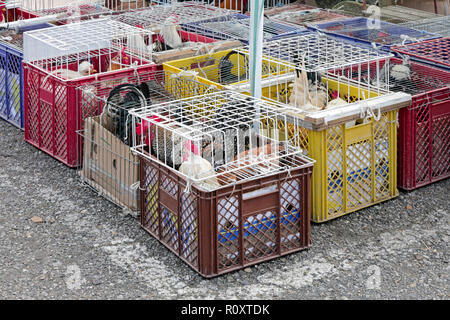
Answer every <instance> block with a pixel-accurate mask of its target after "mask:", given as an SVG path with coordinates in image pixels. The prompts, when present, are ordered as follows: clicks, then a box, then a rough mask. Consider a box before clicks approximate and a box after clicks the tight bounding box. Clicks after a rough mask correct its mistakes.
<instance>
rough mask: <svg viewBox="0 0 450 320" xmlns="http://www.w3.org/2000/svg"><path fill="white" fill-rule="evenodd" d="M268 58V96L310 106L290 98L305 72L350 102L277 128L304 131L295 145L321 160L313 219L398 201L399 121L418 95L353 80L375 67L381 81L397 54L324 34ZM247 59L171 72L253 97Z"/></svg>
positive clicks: (217, 58)
mask: <svg viewBox="0 0 450 320" xmlns="http://www.w3.org/2000/svg"><path fill="white" fill-rule="evenodd" d="M263 53H264V54H265V56H263V64H262V80H261V85H262V96H263V97H264V98H265V99H270V100H272V101H273V100H275V101H277V102H280V103H284V104H294V105H297V104H298V103H300V104H302V105H303V104H305V102H304V101H303V102H302V101H293V100H292V98H291V96H292V94H293V90H294V89H292V86H293V85H294V84H295V83H296V81H298V80H296V79H297V78H298V77H299V76H298V75H299V74H301V73H302V72H306V73H308V75H309V76H308V77H311V76H312V78H314V77H315V79H312V80H315V81H317V80H318V79H320V80H319V81H321V82H322V85H323V86H325V88H326V91H327V92H328V95H327V103H329V102H330V101H331V100H332V99H333V98H337V97H339V98H341V99H342V100H344V101H345V102H346V103H347V104H348V106H344V107H342V108H341V109H339V108H338V109H332V110H323V111H318V112H305V113H303V112H300V113H299V115H296V116H295V117H296V119H297V121H298V123H296V124H295V125H294V124H292V123H291V124H290V125H289V126H288V128H287V132H285V131H284V129H285V128H284V127H283V126H282V125H281V124H279V125H278V128H279V129H280V132H281V134H285V135H287V137H288V138H292V139H294V138H295V137H296V135H295V134H294V132H290V130H294V131H295V130H296V129H295V128H297V126H298V125H300V126H301V127H302V128H304V129H302V130H300V136H299V137H300V140H298V141H297V142H295V143H299V146H300V147H301V148H303V149H304V150H305V151H306V152H307V154H308V156H310V157H311V158H313V159H314V160H316V161H317V163H316V166H315V169H314V172H313V177H312V179H313V185H312V197H313V200H312V220H313V221H315V222H323V221H326V220H329V219H333V218H336V217H338V216H341V215H344V214H347V213H349V212H353V211H357V210H359V209H361V208H364V207H367V206H370V205H373V204H375V203H378V202H381V201H384V200H388V199H391V198H393V197H395V196H397V195H398V191H397V171H396V169H397V129H396V117H397V111H398V109H399V108H401V107H405V106H407V105H408V104H409V103H410V102H411V96H410V95H409V94H402V93H395V94H394V93H390V92H389V91H388V86H387V84H377V85H375V84H374V83H373V82H369V83H367V79H364V78H362V75H360V77H359V78H356V79H354V77H353V76H351V74H350V73H349V72H350V71H349V70H353V69H354V68H356V69H358V68H359V69H361V70H362V69H364V68H372V70H373V71H374V72H376V74H379V75H380V76H381V74H382V73H383V74H385V73H386V72H387V71H386V70H383V69H382V67H381V66H382V64H383V63H384V62H383V61H385V60H386V59H388V58H390V57H391V56H392V55H391V54H387V53H382V52H378V51H375V50H373V49H365V48H363V47H359V46H354V45H352V44H350V43H348V42H345V41H339V40H338V39H334V38H331V37H328V36H326V35H320V34H309V35H304V36H297V37H290V38H286V39H280V40H276V41H271V42H267V43H265V44H264V46H263ZM302 55H305V56H304V59H305V64H306V66H305V67H302V64H301V62H302V59H301V58H302ZM248 61H249V55H248V52H247V51H245V50H242V49H235V50H230V51H225V52H217V53H214V54H212V55H209V56H208V55H206V56H199V57H194V58H191V59H183V60H178V61H172V62H169V63H166V64H164V68H165V69H166V70H169V71H171V72H174V73H179V74H180V75H183V74H184V75H185V76H195V77H196V79H198V80H199V81H202V82H204V83H206V84H208V85H214V86H216V87H218V88H220V89H229V90H235V91H239V92H244V93H247V94H248V93H249V92H250V85H249V81H248V75H249V67H248ZM373 65H375V67H373ZM350 66H352V68H350ZM322 73H323V74H325V75H326V76H324V75H322V76H321V74H322ZM375 78H376V77H375ZM294 97H295V98H296V95H294ZM314 103H315V102H314V101H313V104H314ZM297 138H298V137H297Z"/></svg>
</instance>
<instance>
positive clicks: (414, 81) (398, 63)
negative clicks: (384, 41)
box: [348, 55, 450, 96]
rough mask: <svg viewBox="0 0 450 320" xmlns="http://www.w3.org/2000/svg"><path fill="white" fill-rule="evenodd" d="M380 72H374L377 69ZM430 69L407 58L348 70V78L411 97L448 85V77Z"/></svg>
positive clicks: (393, 59) (449, 80) (449, 81)
mask: <svg viewBox="0 0 450 320" xmlns="http://www.w3.org/2000/svg"><path fill="white" fill-rule="evenodd" d="M378 68H379V69H380V72H378V73H377V72H375V71H376V70H377V69H378ZM350 70H351V71H350ZM432 70H433V69H431V68H430V67H424V66H421V65H420V64H418V63H416V62H414V61H411V60H410V59H409V57H408V56H406V55H405V56H403V58H402V59H400V58H391V59H389V60H384V61H380V62H379V64H378V66H376V65H375V63H372V64H371V65H368V66H364V68H359V69H356V68H355V67H352V68H349V69H348V73H350V74H349V75H348V77H350V78H352V79H354V78H359V79H362V80H363V81H364V82H365V83H366V84H372V85H374V86H377V87H383V88H385V89H386V90H388V91H391V92H405V93H409V94H411V95H412V96H415V95H418V94H421V93H425V92H428V91H431V90H435V89H439V88H443V87H445V86H447V85H449V84H450V79H448V77H443V76H442V75H441V73H440V72H438V71H436V70H435V73H433V72H432Z"/></svg>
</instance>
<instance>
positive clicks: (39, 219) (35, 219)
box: [31, 216, 44, 223]
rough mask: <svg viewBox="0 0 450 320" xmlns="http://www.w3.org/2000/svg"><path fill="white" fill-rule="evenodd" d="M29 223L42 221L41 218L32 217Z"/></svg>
mask: <svg viewBox="0 0 450 320" xmlns="http://www.w3.org/2000/svg"><path fill="white" fill-rule="evenodd" d="M31 221H33V222H34V223H42V222H44V220H43V219H42V218H41V217H38V216H32V217H31Z"/></svg>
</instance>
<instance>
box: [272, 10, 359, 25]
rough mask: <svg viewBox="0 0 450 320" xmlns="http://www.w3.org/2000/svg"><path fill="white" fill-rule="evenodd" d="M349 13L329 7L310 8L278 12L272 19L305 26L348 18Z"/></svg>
mask: <svg viewBox="0 0 450 320" xmlns="http://www.w3.org/2000/svg"><path fill="white" fill-rule="evenodd" d="M350 17H351V16H350V15H345V14H342V13H338V12H334V11H332V10H329V9H321V8H316V9H311V10H303V11H288V10H286V11H283V12H281V13H279V14H276V15H273V16H272V17H271V18H272V19H274V20H278V21H282V22H286V23H291V24H295V25H300V26H306V24H308V23H319V22H327V21H335V20H344V19H347V18H350Z"/></svg>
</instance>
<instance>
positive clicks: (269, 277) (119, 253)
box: [0, 121, 450, 299]
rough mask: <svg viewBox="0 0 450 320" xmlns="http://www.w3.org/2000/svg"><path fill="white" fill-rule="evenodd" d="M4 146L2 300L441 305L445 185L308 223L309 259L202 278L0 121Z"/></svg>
mask: <svg viewBox="0 0 450 320" xmlns="http://www.w3.org/2000/svg"><path fill="white" fill-rule="evenodd" d="M0 146H1V149H0V261H1V263H0V298H1V299H191V298H192V299H448V298H449V279H448V274H449V250H448V249H449V248H448V241H449V235H450V230H449V196H448V195H449V191H450V179H447V180H444V181H441V182H439V183H435V184H433V185H431V186H427V187H424V188H421V189H419V190H416V191H414V192H409V193H401V194H400V196H399V197H397V198H396V199H394V200H391V201H388V202H385V203H382V204H380V205H376V206H373V207H371V208H368V209H365V210H361V211H360V212H358V213H352V214H350V215H347V216H345V217H342V218H340V219H337V220H334V221H330V222H328V223H324V224H320V225H317V224H313V225H312V235H311V237H312V241H313V245H312V247H311V248H310V249H309V250H306V251H302V252H300V253H295V254H292V255H289V256H287V257H284V258H280V259H276V260H273V261H271V262H266V263H263V264H260V265H258V266H255V267H251V268H247V269H245V270H242V271H238V272H233V273H231V274H227V275H224V276H220V277H217V278H214V279H210V280H206V279H203V278H202V277H201V276H199V275H198V274H197V273H196V272H194V271H193V270H192V269H191V268H189V267H188V266H187V265H186V264H184V263H183V262H182V261H181V260H180V259H178V258H177V257H176V256H175V255H174V254H172V253H170V252H169V251H168V250H167V249H166V248H165V247H164V246H163V245H161V244H160V243H159V242H158V241H157V240H155V239H153V238H152V237H151V236H150V235H149V234H147V233H146V232H145V231H144V230H142V229H141V228H140V227H139V224H138V221H137V220H136V219H135V218H133V217H131V216H129V215H125V214H123V212H122V210H121V209H119V208H118V207H116V206H115V205H113V204H111V203H110V202H108V201H107V200H104V199H103V198H101V197H99V196H98V194H96V193H95V192H94V191H93V190H92V189H90V188H88V187H87V186H86V185H84V184H82V183H81V182H80V180H79V179H78V176H77V174H76V171H75V170H73V169H69V168H67V167H66V166H64V165H63V164H60V163H59V162H57V161H56V160H54V159H53V158H51V157H50V156H48V155H46V154H44V153H42V152H40V151H39V150H37V149H36V148H34V147H32V146H31V145H29V144H27V143H26V142H24V141H23V132H21V131H19V130H17V129H15V128H13V127H12V126H10V125H8V124H7V123H6V122H4V121H0ZM33 216H38V217H41V218H42V220H43V221H42V222H33V221H32V220H31V218H32V217H33Z"/></svg>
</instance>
